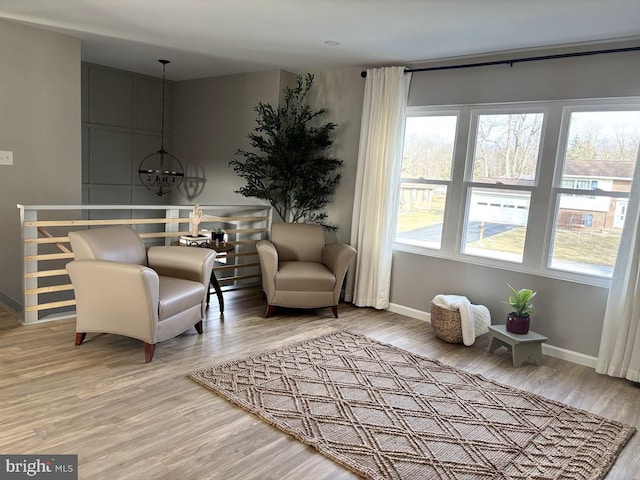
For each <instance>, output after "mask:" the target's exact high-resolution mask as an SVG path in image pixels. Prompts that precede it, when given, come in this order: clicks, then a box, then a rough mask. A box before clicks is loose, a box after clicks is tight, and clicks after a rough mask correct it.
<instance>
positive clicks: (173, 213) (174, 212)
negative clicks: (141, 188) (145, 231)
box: [164, 208, 180, 245]
mask: <svg viewBox="0 0 640 480" xmlns="http://www.w3.org/2000/svg"><path fill="white" fill-rule="evenodd" d="M165 216H166V218H167V219H169V218H180V210H178V209H177V208H167V210H166V215H165ZM164 225H165V227H164V231H165V232H172V233H174V232H175V233H177V232H179V231H180V224H179V223H165V224H164ZM164 244H165V245H171V237H165V239H164Z"/></svg>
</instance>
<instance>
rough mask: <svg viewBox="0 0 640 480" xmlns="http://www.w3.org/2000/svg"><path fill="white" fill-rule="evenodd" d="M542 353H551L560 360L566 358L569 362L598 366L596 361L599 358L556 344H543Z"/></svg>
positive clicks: (551, 355) (550, 354) (592, 366)
mask: <svg viewBox="0 0 640 480" xmlns="http://www.w3.org/2000/svg"><path fill="white" fill-rule="evenodd" d="M542 353H543V354H544V355H549V356H550V357H554V358H559V359H560V360H566V361H567V362H571V363H577V364H578V365H584V366H585V367H591V368H596V362H597V361H598V359H597V358H596V357H592V356H590V355H585V354H584V353H580V352H574V351H573V350H567V349H566V348H560V347H556V346H555V345H548V344H546V343H543V344H542Z"/></svg>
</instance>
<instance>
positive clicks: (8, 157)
mask: <svg viewBox="0 0 640 480" xmlns="http://www.w3.org/2000/svg"><path fill="white" fill-rule="evenodd" d="M0 165H13V152H3V151H1V150H0Z"/></svg>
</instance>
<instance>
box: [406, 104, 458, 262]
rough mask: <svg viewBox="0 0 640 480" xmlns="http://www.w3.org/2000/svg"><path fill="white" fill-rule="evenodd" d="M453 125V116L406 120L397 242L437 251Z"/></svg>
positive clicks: (451, 146) (447, 187)
mask: <svg viewBox="0 0 640 480" xmlns="http://www.w3.org/2000/svg"><path fill="white" fill-rule="evenodd" d="M456 124H457V117H456V116H455V115H442V114H440V115H438V114H434V115H425V116H412V117H408V118H407V123H406V127H405V135H404V148H403V153H402V178H401V181H400V199H399V207H398V208H399V210H398V222H397V227H396V240H397V241H399V242H403V243H406V244H410V245H418V246H424V247H429V248H434V249H439V248H440V245H441V242H442V225H443V221H444V207H445V203H446V199H447V192H448V189H449V184H450V183H451V165H452V162H453V147H454V141H455V135H456ZM418 192H420V194H419V195H418Z"/></svg>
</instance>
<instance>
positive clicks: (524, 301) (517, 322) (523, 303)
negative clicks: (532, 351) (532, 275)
mask: <svg viewBox="0 0 640 480" xmlns="http://www.w3.org/2000/svg"><path fill="white" fill-rule="evenodd" d="M507 286H508V287H509V290H511V295H510V296H509V300H508V301H506V302H504V303H505V304H506V305H509V306H511V307H512V308H514V310H513V311H512V312H511V313H509V314H508V315H507V332H511V333H520V334H525V333H527V332H528V331H529V325H530V323H531V313H532V312H533V304H532V303H531V299H532V298H533V297H535V296H536V293H537V292H534V291H532V290H531V289H529V288H521V289H520V290H516V289H515V288H513V287H512V286H511V285H509V284H507Z"/></svg>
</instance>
